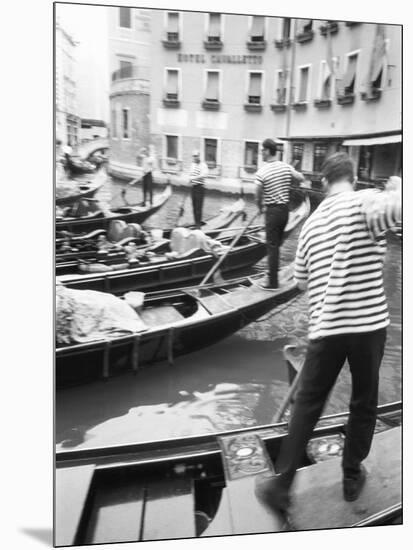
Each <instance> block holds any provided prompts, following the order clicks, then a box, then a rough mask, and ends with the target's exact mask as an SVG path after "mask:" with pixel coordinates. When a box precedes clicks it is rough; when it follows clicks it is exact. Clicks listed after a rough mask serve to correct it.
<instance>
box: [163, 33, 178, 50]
mask: <svg viewBox="0 0 413 550" xmlns="http://www.w3.org/2000/svg"><path fill="white" fill-rule="evenodd" d="M162 44H163V45H164V47H165V48H166V49H168V50H179V48H180V47H181V41H180V40H179V33H177V32H167V33H166V37H165V39H164V40H162Z"/></svg>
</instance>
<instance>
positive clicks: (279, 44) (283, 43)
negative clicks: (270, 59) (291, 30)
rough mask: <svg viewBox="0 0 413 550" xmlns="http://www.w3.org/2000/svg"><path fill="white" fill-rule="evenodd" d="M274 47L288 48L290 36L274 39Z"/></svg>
mask: <svg viewBox="0 0 413 550" xmlns="http://www.w3.org/2000/svg"><path fill="white" fill-rule="evenodd" d="M274 44H275V47H276V48H278V49H279V50H282V49H283V48H289V47H290V46H291V38H282V39H281V40H274Z"/></svg>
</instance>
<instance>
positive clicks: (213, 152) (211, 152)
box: [204, 138, 218, 168]
mask: <svg viewBox="0 0 413 550" xmlns="http://www.w3.org/2000/svg"><path fill="white" fill-rule="evenodd" d="M217 151H218V140H217V139H213V138H205V140H204V159H205V162H206V163H207V165H208V168H216V165H217Z"/></svg>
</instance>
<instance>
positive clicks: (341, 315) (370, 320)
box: [294, 189, 401, 340]
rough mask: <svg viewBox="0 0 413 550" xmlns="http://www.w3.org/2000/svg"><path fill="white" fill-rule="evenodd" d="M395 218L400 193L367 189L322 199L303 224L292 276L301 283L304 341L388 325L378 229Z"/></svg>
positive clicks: (381, 231) (393, 222)
mask: <svg viewBox="0 0 413 550" xmlns="http://www.w3.org/2000/svg"><path fill="white" fill-rule="evenodd" d="M400 219H401V202H400V194H398V193H388V192H380V191H376V190H371V189H368V190H365V191H344V192H341V193H337V194H336V195H332V196H330V197H327V198H326V199H325V200H324V201H323V202H322V203H321V204H320V206H319V207H318V208H317V210H316V211H315V212H314V213H313V214H312V215H311V216H310V217H309V218H308V219H307V221H306V222H305V223H304V225H303V228H302V230H301V234H300V237H299V240H298V245H297V253H296V260H295V273H294V278H295V280H296V281H297V282H301V283H307V288H308V298H309V309H310V319H309V338H310V340H314V339H317V338H323V337H325V336H332V335H337V334H348V333H362V332H370V331H373V330H378V329H380V328H383V327H385V326H387V325H388V324H389V315H388V311H387V304H386V297H385V295H384V288H383V261H384V253H385V251H386V247H385V245H386V241H385V237H384V232H385V231H386V230H387V229H389V228H391V227H393V226H394V225H396V223H397V222H398V221H399V220H400Z"/></svg>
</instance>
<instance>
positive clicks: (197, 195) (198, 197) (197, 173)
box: [189, 151, 208, 229]
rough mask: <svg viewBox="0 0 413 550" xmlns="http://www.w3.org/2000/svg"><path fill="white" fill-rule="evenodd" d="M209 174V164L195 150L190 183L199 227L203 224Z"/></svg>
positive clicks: (196, 221) (195, 220)
mask: <svg viewBox="0 0 413 550" xmlns="http://www.w3.org/2000/svg"><path fill="white" fill-rule="evenodd" d="M207 175H208V166H207V165H206V163H205V162H201V157H200V153H199V151H193V153H192V164H191V167H190V170H189V183H190V185H191V197H192V208H193V212H194V222H195V225H196V227H197V228H198V229H199V228H200V227H201V225H202V209H203V205H204V197H205V178H206V176H207Z"/></svg>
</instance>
